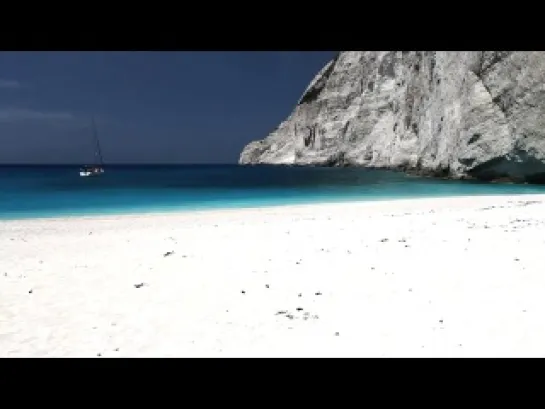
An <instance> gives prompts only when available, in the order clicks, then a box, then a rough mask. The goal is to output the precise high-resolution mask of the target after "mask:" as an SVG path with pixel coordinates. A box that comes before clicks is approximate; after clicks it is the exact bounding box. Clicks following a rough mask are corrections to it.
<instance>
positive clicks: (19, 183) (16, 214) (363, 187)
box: [0, 165, 545, 220]
mask: <svg viewBox="0 0 545 409" xmlns="http://www.w3.org/2000/svg"><path fill="white" fill-rule="evenodd" d="M105 169H106V172H105V173H104V175H102V176H100V177H96V178H93V177H90V178H82V177H80V176H79V173H78V166H75V165H74V166H68V165H63V166H0V219H4V220H9V219H24V218H47V217H63V216H88V215H111V214H131V213H148V212H169V211H191V210H206V209H222V208H244V207H262V206H277V205H290V204H311V203H323V202H343V201H371V200H396V199H409V198H423V197H451V196H452V197H455V196H472V195H506V194H509V195H512V194H515V195H516V194H521V195H523V194H540V193H545V186H540V185H516V184H491V183H482V182H475V181H450V180H440V179H430V178H420V177H416V176H409V175H406V174H403V173H400V172H393V171H384V170H370V169H360V168H318V167H273V166H257V167H245V166H237V165H176V166H165V165H161V166H159V165H157V166H155V165H154V166H150V165H148V166H134V165H131V166H129V165H113V166H106V168H105Z"/></svg>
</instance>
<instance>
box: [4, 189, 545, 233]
mask: <svg viewBox="0 0 545 409" xmlns="http://www.w3.org/2000/svg"><path fill="white" fill-rule="evenodd" d="M519 197H520V198H528V197H529V198H531V199H536V200H540V199H545V193H519V194H503V193H497V194H475V195H456V196H424V197H411V198H406V197H399V198H398V197H393V198H388V199H384V198H377V199H361V198H353V199H351V198H339V199H334V200H331V201H309V202H300V203H279V204H263V205H248V206H236V205H235V206H228V207H221V206H219V207H203V208H197V209H190V208H188V209H183V208H182V209H179V208H177V209H171V210H164V209H157V210H153V209H152V210H146V211H137V210H135V211H131V212H127V213H126V212H124V211H121V212H113V213H110V212H107V213H96V214H81V215H79V214H71V215H59V216H46V217H32V216H29V217H23V218H9V219H3V218H1V217H0V225H1V224H2V223H13V222H31V221H67V220H73V221H78V220H95V219H108V220H117V219H124V218H141V217H155V216H158V217H167V216H182V215H190V214H194V215H198V214H210V213H224V212H235V213H237V212H252V211H274V210H275V209H284V208H294V209H298V208H320V207H323V206H347V205H352V206H353V205H356V206H362V205H363V206H366V205H374V206H378V205H382V206H384V205H388V204H390V203H397V204H402V205H403V204H409V203H413V202H414V203H423V202H426V201H429V202H430V203H433V204H432V205H434V204H435V202H437V203H440V202H446V201H455V202H457V201H458V202H460V203H469V202H473V201H483V202H484V201H488V200H491V199H499V200H500V201H503V200H506V199H507V198H509V199H508V200H516V199H517V198H519ZM371 207H373V206H371Z"/></svg>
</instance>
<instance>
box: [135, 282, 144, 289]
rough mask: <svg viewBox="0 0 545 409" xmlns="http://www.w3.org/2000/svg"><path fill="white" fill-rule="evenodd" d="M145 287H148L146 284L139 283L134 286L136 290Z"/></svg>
mask: <svg viewBox="0 0 545 409" xmlns="http://www.w3.org/2000/svg"><path fill="white" fill-rule="evenodd" d="M145 285H146V283H138V284H135V285H134V288H140V287H143V286H145Z"/></svg>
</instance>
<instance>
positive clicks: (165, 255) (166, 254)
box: [163, 251, 174, 257]
mask: <svg viewBox="0 0 545 409" xmlns="http://www.w3.org/2000/svg"><path fill="white" fill-rule="evenodd" d="M173 254H174V252H173V251H167V252H166V253H165V254H163V257H168V256H172V255H173Z"/></svg>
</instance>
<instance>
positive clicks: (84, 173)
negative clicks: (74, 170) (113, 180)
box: [79, 169, 104, 177]
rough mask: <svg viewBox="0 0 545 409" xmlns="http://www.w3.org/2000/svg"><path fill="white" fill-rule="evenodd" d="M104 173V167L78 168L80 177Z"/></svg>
mask: <svg viewBox="0 0 545 409" xmlns="http://www.w3.org/2000/svg"><path fill="white" fill-rule="evenodd" d="M103 173H104V169H96V170H80V171H79V175H80V176H81V177H89V176H98V175H101V174H103Z"/></svg>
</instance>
